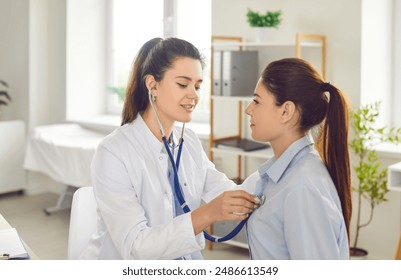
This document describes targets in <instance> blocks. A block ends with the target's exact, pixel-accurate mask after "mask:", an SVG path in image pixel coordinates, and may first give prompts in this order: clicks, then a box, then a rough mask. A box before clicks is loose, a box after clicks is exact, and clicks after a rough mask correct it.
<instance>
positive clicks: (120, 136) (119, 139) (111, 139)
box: [99, 123, 132, 149]
mask: <svg viewBox="0 0 401 280" xmlns="http://www.w3.org/2000/svg"><path fill="white" fill-rule="evenodd" d="M130 125H132V124H130V123H128V124H124V125H122V126H120V127H117V128H116V129H114V130H113V131H112V132H111V133H110V134H108V135H107V136H106V137H105V138H103V140H102V141H101V142H100V144H99V147H100V148H101V147H103V148H109V149H110V148H113V147H118V146H121V144H123V143H125V142H126V141H127V140H128V139H127V137H126V135H127V133H128V131H129V129H130Z"/></svg>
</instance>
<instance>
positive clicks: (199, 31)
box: [107, 0, 211, 121]
mask: <svg viewBox="0 0 401 280" xmlns="http://www.w3.org/2000/svg"><path fill="white" fill-rule="evenodd" d="M109 5H110V7H108V13H109V16H108V18H109V21H110V24H108V26H110V30H108V37H109V38H110V40H107V41H108V42H109V44H110V45H109V46H108V56H109V57H108V61H109V62H108V64H109V67H108V73H107V76H108V84H109V85H110V88H114V89H115V90H114V91H113V90H110V91H109V92H108V102H107V111H108V113H114V114H120V113H121V110H122V105H123V102H122V100H121V98H119V96H118V94H114V93H115V92H116V89H122V88H125V87H126V85H127V82H128V78H129V74H130V71H131V67H132V62H133V60H134V57H135V54H136V53H137V51H138V50H139V48H140V47H141V46H142V45H143V43H144V42H146V41H147V40H149V39H151V38H154V37H172V36H174V37H178V38H181V39H185V40H187V41H189V42H191V43H193V44H194V45H195V46H196V47H198V48H199V50H200V51H201V52H202V54H203V55H204V56H205V58H206V63H207V64H208V61H210V37H211V1H210V0H209V1H197V0H148V1H132V0H112V1H110V4H109ZM203 75H204V83H203V85H202V93H201V94H202V96H201V98H200V102H199V104H198V106H197V109H196V111H195V112H194V120H195V121H207V120H208V117H209V98H210V95H209V89H210V78H209V76H210V75H209V67H208V65H207V67H206V68H205V69H204V72H203ZM113 92H114V93H113Z"/></svg>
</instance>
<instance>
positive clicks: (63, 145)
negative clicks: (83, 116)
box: [24, 123, 106, 187]
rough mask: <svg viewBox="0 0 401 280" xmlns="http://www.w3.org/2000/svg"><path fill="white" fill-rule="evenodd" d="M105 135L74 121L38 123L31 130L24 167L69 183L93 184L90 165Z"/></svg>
mask: <svg viewBox="0 0 401 280" xmlns="http://www.w3.org/2000/svg"><path fill="white" fill-rule="evenodd" d="M105 136H106V134H102V133H99V132H95V131H91V130H88V129H85V128H83V127H81V126H80V125H78V124H74V123H65V124H54V125H45V126H38V127H35V128H34V129H33V130H32V132H31V133H30V136H29V139H28V143H27V149H26V154H25V159H24V168H25V169H27V170H31V171H36V172H41V173H44V174H46V175H48V176H49V177H51V178H52V179H53V180H55V181H58V182H61V183H63V184H66V185H70V186H75V187H82V186H90V185H91V175H90V165H91V161H92V157H93V155H94V153H95V151H96V148H97V146H98V145H99V143H100V141H101V140H102V139H103V138H104V137H105Z"/></svg>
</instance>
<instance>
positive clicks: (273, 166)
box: [258, 133, 314, 183]
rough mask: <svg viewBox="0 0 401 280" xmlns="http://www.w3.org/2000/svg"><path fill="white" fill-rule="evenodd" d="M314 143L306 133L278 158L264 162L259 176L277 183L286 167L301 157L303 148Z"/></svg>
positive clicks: (259, 170)
mask: <svg viewBox="0 0 401 280" xmlns="http://www.w3.org/2000/svg"><path fill="white" fill-rule="evenodd" d="M313 143H314V141H313V138H312V136H311V135H310V134H309V133H308V134H307V135H305V136H304V137H302V138H300V139H298V140H297V141H295V142H294V143H292V144H291V145H290V146H289V147H288V148H287V150H285V152H284V153H283V154H282V155H281V156H280V157H279V158H278V159H275V158H272V159H270V160H268V161H267V162H265V163H264V164H263V165H262V166H261V167H260V168H259V169H258V172H259V176H260V177H262V178H264V177H266V174H267V176H268V177H269V178H270V179H271V180H272V181H273V182H274V183H277V182H278V181H279V180H280V178H281V177H282V175H283V174H284V172H285V171H286V170H287V168H288V166H289V165H290V164H291V163H292V162H293V161H295V160H297V159H298V158H299V157H301V156H302V155H303V153H300V152H301V151H302V150H303V149H304V148H305V147H309V146H311V145H313Z"/></svg>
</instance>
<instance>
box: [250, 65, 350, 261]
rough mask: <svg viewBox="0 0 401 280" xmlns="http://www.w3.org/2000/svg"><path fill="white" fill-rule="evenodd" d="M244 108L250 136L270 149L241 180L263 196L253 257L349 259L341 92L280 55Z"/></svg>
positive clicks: (253, 228) (255, 218)
mask: <svg viewBox="0 0 401 280" xmlns="http://www.w3.org/2000/svg"><path fill="white" fill-rule="evenodd" d="M245 112H246V113H247V114H248V115H249V116H250V127H251V129H252V137H253V138H254V139H255V140H258V141H263V142H270V144H271V147H272V149H273V152H274V157H273V158H272V159H270V160H268V161H267V162H265V163H264V164H263V165H262V166H261V167H260V168H259V170H258V171H257V172H255V173H254V174H252V175H251V176H250V177H249V178H248V179H247V180H246V181H245V182H244V185H247V184H256V193H257V194H263V195H264V196H265V198H266V201H265V203H264V204H263V205H262V206H261V207H260V209H258V210H257V211H255V212H254V213H253V214H252V215H251V216H250V218H249V220H248V223H247V232H248V241H249V247H250V254H251V258H252V259H282V260H284V259H348V258H349V245H348V241H349V240H348V234H349V225H350V218H351V186H350V168H349V155H348V144H347V135H348V109H347V104H346V101H345V98H344V95H343V93H342V92H341V91H340V90H339V89H338V88H336V87H335V86H334V85H331V84H330V83H325V82H324V81H323V80H322V78H321V76H320V75H319V74H318V72H317V71H316V70H315V69H314V68H313V67H312V66H311V65H310V64H309V63H307V62H306V61H304V60H301V59H296V58H289V59H282V60H278V61H275V62H272V63H270V64H269V65H268V66H267V67H266V68H265V69H264V71H263V73H262V75H261V77H260V79H259V81H258V83H257V85H256V88H255V93H254V99H253V101H252V102H251V103H250V104H249V105H248V107H247V108H246V110H245ZM314 127H316V128H317V131H318V132H319V135H318V137H317V141H316V145H315V146H316V148H317V150H316V149H315V147H314V145H313V144H314V141H313V139H312V137H311V134H310V131H311V129H312V128H314ZM314 131H315V129H314Z"/></svg>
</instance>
